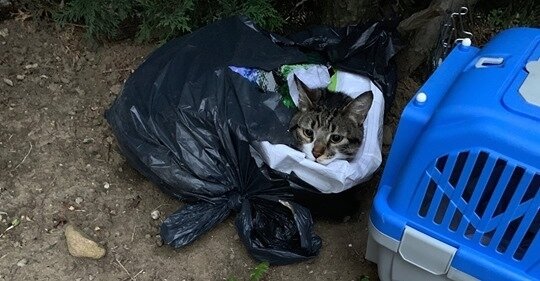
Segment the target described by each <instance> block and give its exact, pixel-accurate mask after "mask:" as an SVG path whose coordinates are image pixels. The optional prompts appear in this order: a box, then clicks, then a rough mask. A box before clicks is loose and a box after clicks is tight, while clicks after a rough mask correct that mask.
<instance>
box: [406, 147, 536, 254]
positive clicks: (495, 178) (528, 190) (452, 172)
mask: <svg viewBox="0 0 540 281" xmlns="http://www.w3.org/2000/svg"><path fill="white" fill-rule="evenodd" d="M424 177H426V178H424V179H423V180H422V181H421V182H422V183H424V184H425V186H423V187H422V188H423V189H421V190H423V191H424V192H423V193H422V194H421V195H419V196H421V197H420V198H418V199H417V201H416V202H419V203H420V204H419V206H417V209H416V212H417V214H418V215H419V217H420V219H421V220H422V221H423V222H424V223H426V222H427V223H428V224H432V226H433V227H436V228H437V229H438V230H441V229H443V230H444V231H448V232H447V233H446V234H445V235H447V236H449V237H454V238H455V239H456V241H468V242H467V245H472V246H473V247H475V248H476V249H477V250H480V251H493V252H496V253H497V254H498V255H503V256H506V257H511V258H512V259H514V260H515V261H518V262H519V261H521V260H523V259H526V258H527V255H528V254H529V255H534V253H533V252H535V251H534V250H533V251H529V249H530V248H531V246H532V245H538V246H540V241H536V240H539V239H540V238H539V237H540V234H539V230H540V211H539V210H538V207H534V206H539V205H540V194H539V193H538V190H539V189H540V172H538V171H536V170H534V171H533V170H532V169H527V168H524V165H521V164H520V163H517V162H515V161H511V160H509V159H505V158H504V157H502V156H499V155H495V153H488V152H485V151H474V152H473V151H462V152H459V153H455V154H447V155H443V156H441V157H439V158H437V159H436V160H435V161H434V162H433V166H432V167H430V168H428V169H427V171H426V173H424ZM531 205H532V207H531ZM535 241H536V242H535ZM474 245H476V246H474ZM536 248H539V247H536Z"/></svg>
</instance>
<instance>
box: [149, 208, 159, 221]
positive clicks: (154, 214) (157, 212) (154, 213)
mask: <svg viewBox="0 0 540 281" xmlns="http://www.w3.org/2000/svg"><path fill="white" fill-rule="evenodd" d="M150 217H152V219H153V220H157V219H159V211H158V210H153V211H152V212H151V213H150Z"/></svg>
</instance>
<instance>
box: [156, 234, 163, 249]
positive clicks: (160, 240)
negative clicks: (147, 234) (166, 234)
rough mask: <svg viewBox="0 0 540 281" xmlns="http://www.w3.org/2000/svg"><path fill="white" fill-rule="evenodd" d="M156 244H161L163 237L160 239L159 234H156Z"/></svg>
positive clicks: (159, 245)
mask: <svg viewBox="0 0 540 281" xmlns="http://www.w3.org/2000/svg"><path fill="white" fill-rule="evenodd" d="M156 245H157V246H158V247H161V246H163V239H161V236H159V235H156Z"/></svg>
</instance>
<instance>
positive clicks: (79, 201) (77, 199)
mask: <svg viewBox="0 0 540 281" xmlns="http://www.w3.org/2000/svg"><path fill="white" fill-rule="evenodd" d="M83 201H84V200H83V199H82V198H81V197H77V198H75V203H77V204H78V205H80V204H81V203H82V202H83Z"/></svg>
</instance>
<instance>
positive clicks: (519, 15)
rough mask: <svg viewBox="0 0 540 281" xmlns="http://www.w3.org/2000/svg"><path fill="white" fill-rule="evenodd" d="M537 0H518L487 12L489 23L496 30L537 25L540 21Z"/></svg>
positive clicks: (539, 6) (539, 9) (539, 8)
mask: <svg viewBox="0 0 540 281" xmlns="http://www.w3.org/2000/svg"><path fill="white" fill-rule="evenodd" d="M534 2H535V1H528V0H526V1H525V0H517V1H512V2H509V4H508V5H507V6H505V7H499V8H495V9H492V10H491V11H489V12H488V13H487V18H486V21H487V24H488V25H489V26H490V27H492V28H493V29H494V30H495V31H500V30H503V29H507V28H511V27H516V26H535V25H538V23H539V22H540V5H536V4H535V3H534Z"/></svg>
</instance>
